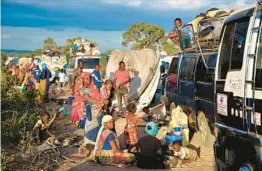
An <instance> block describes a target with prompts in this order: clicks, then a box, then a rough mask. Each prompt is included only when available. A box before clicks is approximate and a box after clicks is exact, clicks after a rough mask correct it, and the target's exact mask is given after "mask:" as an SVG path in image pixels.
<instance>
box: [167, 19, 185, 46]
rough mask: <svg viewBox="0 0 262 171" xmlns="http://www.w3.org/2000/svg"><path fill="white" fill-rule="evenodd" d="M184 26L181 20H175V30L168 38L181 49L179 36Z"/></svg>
mask: <svg viewBox="0 0 262 171" xmlns="http://www.w3.org/2000/svg"><path fill="white" fill-rule="evenodd" d="M182 26H183V23H182V20H181V19H180V18H176V19H175V20H174V28H173V30H172V31H171V32H170V33H168V38H169V39H170V40H172V42H173V43H174V44H175V45H177V46H179V47H180V42H179V35H178V30H179V29H181V28H182Z"/></svg>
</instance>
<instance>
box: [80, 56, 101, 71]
mask: <svg viewBox="0 0 262 171" xmlns="http://www.w3.org/2000/svg"><path fill="white" fill-rule="evenodd" d="M82 61H83V62H84V67H83V69H90V68H94V66H95V65H99V58H83V59H82Z"/></svg>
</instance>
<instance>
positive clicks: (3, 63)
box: [1, 52, 7, 69]
mask: <svg viewBox="0 0 262 171" xmlns="http://www.w3.org/2000/svg"><path fill="white" fill-rule="evenodd" d="M6 60H7V55H6V54H5V53H2V52H1V68H2V69H3V68H4V66H5V62H6Z"/></svg>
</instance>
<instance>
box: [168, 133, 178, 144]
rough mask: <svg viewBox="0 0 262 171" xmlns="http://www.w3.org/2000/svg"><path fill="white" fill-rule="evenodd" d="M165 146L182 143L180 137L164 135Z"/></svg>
mask: <svg viewBox="0 0 262 171" xmlns="http://www.w3.org/2000/svg"><path fill="white" fill-rule="evenodd" d="M165 138H166V144H173V142H175V141H182V136H174V135H172V134H166V136H165Z"/></svg>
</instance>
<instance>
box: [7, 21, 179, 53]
mask: <svg viewBox="0 0 262 171" xmlns="http://www.w3.org/2000/svg"><path fill="white" fill-rule="evenodd" d="M122 37H123V41H122V45H123V46H124V47H129V49H131V50H139V49H144V48H150V49H154V50H164V51H165V52H166V53H167V54H168V55H174V54H175V53H176V52H177V49H175V47H174V45H173V44H172V43H169V42H168V38H167V36H166V35H165V30H164V29H163V28H161V27H159V26H157V25H153V24H146V23H143V22H142V23H135V24H132V25H130V27H129V28H128V30H127V31H125V32H124V33H123V34H122ZM77 39H81V37H75V38H70V39H67V40H66V42H65V45H63V46H58V45H57V43H56V42H55V40H54V39H53V38H51V37H48V38H46V39H45V40H44V41H43V47H42V48H39V49H36V50H34V51H33V52H32V53H25V54H12V56H24V57H33V56H38V55H41V54H43V52H44V50H52V51H58V52H60V53H62V54H63V55H65V56H66V57H67V58H69V57H70V48H71V47H72V45H73V43H74V41H75V40H77ZM112 51H113V50H107V51H106V52H105V54H107V55H110V53H111V52H112Z"/></svg>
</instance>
